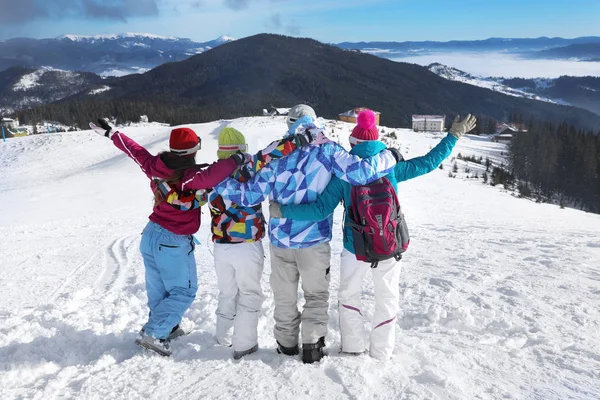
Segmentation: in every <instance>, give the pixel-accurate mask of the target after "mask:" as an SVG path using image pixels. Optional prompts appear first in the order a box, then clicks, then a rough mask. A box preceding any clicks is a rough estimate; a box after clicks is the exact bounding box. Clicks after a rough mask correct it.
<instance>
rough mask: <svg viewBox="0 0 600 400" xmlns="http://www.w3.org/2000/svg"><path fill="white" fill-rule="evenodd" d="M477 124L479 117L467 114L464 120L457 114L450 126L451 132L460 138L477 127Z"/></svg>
mask: <svg viewBox="0 0 600 400" xmlns="http://www.w3.org/2000/svg"><path fill="white" fill-rule="evenodd" d="M476 124H477V118H475V116H473V115H471V114H469V115H467V116H466V117H465V119H463V120H462V121H461V120H460V115H457V116H456V118H455V119H454V122H453V123H452V127H451V128H450V134H451V135H453V136H454V137H456V138H457V139H460V138H461V137H462V136H463V135H464V134H465V133H469V132H471V131H472V130H473V129H475V126H476Z"/></svg>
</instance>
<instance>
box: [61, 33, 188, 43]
mask: <svg viewBox="0 0 600 400" xmlns="http://www.w3.org/2000/svg"><path fill="white" fill-rule="evenodd" d="M138 38H145V39H160V40H180V38H177V37H175V36H159V35H154V34H151V33H133V32H127V33H112V34H105V35H92V36H84V35H70V34H67V35H62V36H59V37H57V39H68V40H71V41H73V42H84V41H95V40H116V39H138ZM184 40H189V39H184Z"/></svg>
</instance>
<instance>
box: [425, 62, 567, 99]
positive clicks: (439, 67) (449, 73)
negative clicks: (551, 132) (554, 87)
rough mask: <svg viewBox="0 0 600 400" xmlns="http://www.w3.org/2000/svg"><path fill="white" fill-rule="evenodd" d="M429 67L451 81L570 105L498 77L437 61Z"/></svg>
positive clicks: (538, 82) (539, 81) (542, 82)
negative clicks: (508, 83) (486, 76)
mask: <svg viewBox="0 0 600 400" xmlns="http://www.w3.org/2000/svg"><path fill="white" fill-rule="evenodd" d="M428 68H429V70H430V71H431V72H433V73H434V74H437V75H439V76H441V77H442V78H445V79H448V80H451V81H456V82H462V83H466V84H469V85H473V86H478V87H482V88H485V89H490V90H493V91H495V92H500V93H503V94H507V95H509V96H514V97H523V98H526V99H531V100H538V101H545V102H547V103H556V104H563V105H568V103H566V102H564V101H562V100H558V99H550V98H547V97H543V96H539V95H536V94H533V93H529V92H527V89H526V88H523V89H514V88H511V87H510V86H507V85H504V84H502V83H500V82H499V81H498V79H496V78H484V77H481V76H473V75H471V74H468V73H466V72H464V71H461V70H458V69H456V68H453V67H448V66H446V65H443V64H437V63H434V64H431V65H430V66H429V67H428ZM535 83H536V86H538V87H539V88H542V87H548V85H549V83H548V80H547V79H536V80H535Z"/></svg>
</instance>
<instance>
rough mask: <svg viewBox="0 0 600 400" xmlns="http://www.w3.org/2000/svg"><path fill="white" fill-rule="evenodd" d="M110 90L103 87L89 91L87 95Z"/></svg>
mask: <svg viewBox="0 0 600 400" xmlns="http://www.w3.org/2000/svg"><path fill="white" fill-rule="evenodd" d="M110 89H111V87H110V86H106V85H104V86H102V87H100V88H97V89H92V90H90V92H89V94H98V93H102V92H106V91H107V90H110Z"/></svg>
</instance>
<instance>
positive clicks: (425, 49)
mask: <svg viewBox="0 0 600 400" xmlns="http://www.w3.org/2000/svg"><path fill="white" fill-rule="evenodd" d="M337 46H339V47H341V48H344V49H348V50H359V51H362V52H365V53H371V54H375V55H378V56H381V57H406V56H415V55H425V54H432V53H440V52H449V51H457V52H503V53H517V54H521V55H525V56H527V57H529V58H538V59H546V58H558V59H567V58H573V57H580V56H581V54H582V53H584V52H585V53H584V54H586V55H588V56H586V57H581V58H582V59H583V60H591V59H593V58H599V57H600V51H599V49H598V46H600V37H597V36H588V37H578V38H574V39H564V38H559V37H555V38H548V37H540V38H532V39H525V38H516V39H510V38H489V39H485V40H452V41H448V42H434V41H421V42H343V43H338V44H337ZM592 49H593V50H592ZM590 52H591V57H590V56H589V55H590ZM575 54H577V55H575Z"/></svg>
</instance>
